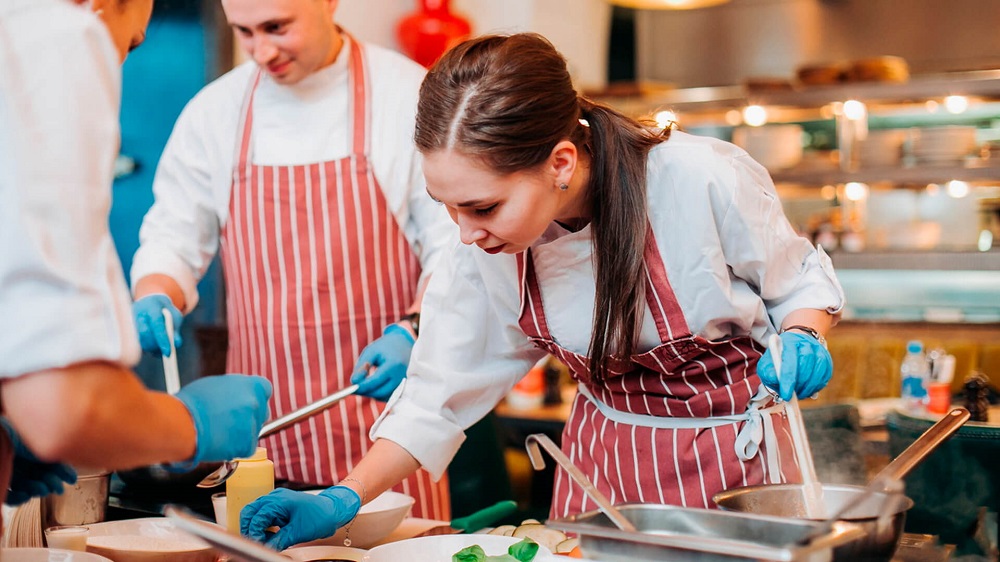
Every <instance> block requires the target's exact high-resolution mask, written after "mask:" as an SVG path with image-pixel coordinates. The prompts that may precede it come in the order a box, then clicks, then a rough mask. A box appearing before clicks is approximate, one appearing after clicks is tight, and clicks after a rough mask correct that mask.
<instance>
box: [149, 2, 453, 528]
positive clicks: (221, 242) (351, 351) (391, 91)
mask: <svg viewBox="0 0 1000 562" xmlns="http://www.w3.org/2000/svg"><path fill="white" fill-rule="evenodd" d="M222 6H223V8H224V10H225V13H226V17H227V19H228V21H229V23H230V25H231V26H232V28H233V30H234V33H235V34H236V37H237V40H238V41H239V44H240V46H241V47H242V48H243V50H244V51H245V52H246V53H247V55H248V57H249V58H250V59H251V60H249V61H248V62H247V63H245V64H243V65H241V66H239V67H237V68H235V69H234V70H232V71H231V72H229V73H227V74H226V75H224V76H222V77H221V78H219V79H218V80H216V81H215V82H213V83H211V84H209V85H208V86H207V87H205V89H204V90H202V91H201V92H200V93H199V94H198V95H197V96H196V97H195V98H194V99H193V100H192V101H191V102H190V103H189V104H188V106H187V107H186V108H185V110H184V112H183V113H182V114H181V116H180V118H179V119H178V121H177V123H176V125H175V127H174V131H173V133H172V135H171V138H170V140H169V142H168V144H167V146H166V149H165V151H164V153H163V156H162V158H161V160H160V164H159V168H158V170H157V173H156V179H155V181H154V184H153V191H154V194H155V196H156V201H155V203H154V205H153V207H152V208H151V209H150V211H149V213H148V214H147V215H146V218H145V219H144V222H143V226H142V229H141V231H140V241H141V246H140V248H139V250H138V252H137V253H136V255H135V260H134V265H133V268H132V280H133V283H134V286H133V292H134V297H135V299H136V300H135V304H134V314H135V318H136V324H137V327H138V330H139V337H140V342H141V344H142V347H143V349H144V350H146V351H147V352H151V353H161V352H169V351H167V350H169V343H170V341H169V340H170V338H171V337H173V338H174V340H175V343H178V344H179V343H181V342H180V341H179V338H177V334H176V333H174V334H167V333H166V330H165V328H164V326H163V321H162V312H163V310H167V311H169V312H170V313H171V314H173V315H174V319H175V322H174V324H175V325H179V324H180V322H181V321H182V320H183V314H184V313H187V312H189V311H190V310H191V309H193V308H194V306H195V305H196V304H197V301H198V293H197V283H198V281H199V279H200V278H201V276H202V275H203V274H204V273H205V271H206V269H207V268H208V266H209V264H210V262H211V260H212V259H213V257H214V256H215V254H216V252H218V251H221V257H222V264H223V271H224V273H225V283H226V284H225V289H226V297H227V300H226V307H227V308H226V310H227V321H228V326H229V353H228V358H227V363H228V367H229V368H230V369H233V368H238V369H241V370H240V371H239V372H246V373H256V374H260V375H262V376H265V377H267V378H268V379H269V380H270V381H271V382H272V383H273V385H274V389H275V395H274V400H273V401H272V403H271V404H272V405H271V412H270V413H271V417H272V419H273V418H276V417H278V416H281V415H284V414H287V413H289V412H291V411H293V410H295V409H297V408H299V407H302V406H304V405H306V404H308V403H310V402H312V401H315V400H318V399H320V398H322V397H324V396H326V395H329V394H332V393H333V392H335V391H337V390H339V389H341V388H344V387H346V386H348V385H349V384H351V382H352V380H353V381H354V382H360V383H361V384H360V389H359V390H358V394H359V395H360V396H353V397H350V398H348V399H347V400H345V401H344V402H343V403H342V404H340V405H338V406H337V407H336V408H334V409H332V410H331V411H329V412H327V413H325V414H323V415H321V416H317V417H315V418H313V419H311V420H309V421H307V422H304V423H301V424H298V425H296V426H293V427H292V428H289V429H287V430H285V431H283V432H281V433H280V434H278V435H277V436H276V437H272V438H270V439H267V440H265V442H264V443H263V445H264V446H265V447H267V448H268V451H269V454H270V456H271V458H272V459H273V460H274V462H275V472H276V476H277V477H278V478H279V479H283V480H287V481H289V482H290V483H291V484H293V485H295V486H311V487H315V486H330V485H333V484H338V483H340V481H341V479H342V478H344V477H345V476H346V475H347V473H348V472H349V471H350V470H351V469H352V468H353V466H354V464H355V463H356V461H357V460H358V459H359V458H360V457H361V456H362V454H363V453H364V452H366V451H367V449H368V447H369V446H370V441H369V439H368V428H369V426H370V425H371V424H372V423H373V422H374V420H375V418H376V416H377V415H378V414H379V411H380V409H381V407H380V405H379V403H378V402H377V401H376V400H373V399H372V398H375V399H378V400H385V399H387V398H388V396H389V395H390V394H391V393H392V391H393V390H394V389H395V388H396V386H397V385H398V384H399V382H400V381H401V380H402V378H403V376H404V375H405V372H406V365H407V363H408V361H409V356H410V349H411V347H412V345H413V341H414V338H415V336H416V328H417V322H416V317H414V316H413V315H412V314H409V315H408V314H407V313H408V312H412V311H413V310H416V303H417V301H418V296H419V294H420V291H419V287H421V286H422V283H423V280H424V278H425V277H426V275H427V272H428V271H430V269H431V263H432V262H433V261H434V260H435V259H436V257H437V256H438V255H439V254H440V253H441V252H440V250H441V249H442V247H443V246H444V245H445V244H446V243H447V241H448V239H449V237H450V236H451V235H452V233H453V226H452V225H451V224H450V221H449V220H448V217H447V214H446V213H445V212H444V209H443V208H442V207H441V206H439V205H436V204H435V203H434V202H433V201H431V199H430V198H429V197H428V195H427V193H426V191H425V186H424V181H423V177H422V175H421V169H420V160H419V156H418V154H417V152H416V150H415V149H414V146H413V128H414V113H415V107H416V101H417V95H418V89H419V86H420V82H421V80H422V79H423V76H424V69H423V68H422V67H420V66H419V65H417V64H416V63H414V62H412V61H410V60H408V59H406V58H405V57H403V56H402V55H399V54H397V53H395V52H392V51H389V50H386V49H382V48H379V47H376V46H373V45H366V44H363V43H360V42H358V41H355V40H354V39H353V38H352V37H351V36H350V35H349V34H347V33H346V32H344V31H343V30H341V29H340V28H339V27H338V26H337V25H336V23H335V21H334V13H335V11H336V8H337V1H336V0H223V1H222ZM407 317H408V319H404V318H407ZM359 354H360V356H361V359H359ZM369 367H370V369H369ZM369 370H370V371H371V373H370V374H369ZM366 375H367V377H366ZM343 484H344V485H345V486H348V487H350V486H357V484H356V483H351V482H344V483H343ZM396 489H397V490H398V491H401V492H403V493H406V494H409V495H411V496H413V497H415V498H416V500H417V501H416V504H415V505H414V508H413V513H414V515H415V516H418V517H429V518H435V519H449V518H450V517H449V515H450V514H449V498H448V495H447V483H446V482H444V481H440V482H437V483H435V482H432V480H431V478H430V477H429V475H428V474H427V473H420V474H417V475H415V476H414V477H413V478H411V479H409V480H407V481H406V482H404V483H403V484H402V485H401V486H399V487H397V488H396ZM355 492H356V493H357V495H358V496H359V497H360V498H361V499H371V498H365V492H364V490H363V489H361V488H360V487H357V489H356V490H355Z"/></svg>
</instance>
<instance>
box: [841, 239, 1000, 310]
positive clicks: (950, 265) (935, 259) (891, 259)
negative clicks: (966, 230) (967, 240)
mask: <svg viewBox="0 0 1000 562" xmlns="http://www.w3.org/2000/svg"><path fill="white" fill-rule="evenodd" d="M830 259H832V260H833V266H834V268H835V269H837V270H838V271H839V270H841V269H867V270H893V271H898V270H909V271H919V270H939V271H1000V251H991V252H975V251H953V252H946V251H918V250H909V251H904V250H897V251H893V250H868V251H864V252H843V251H837V252H830ZM998 305H1000V303H998Z"/></svg>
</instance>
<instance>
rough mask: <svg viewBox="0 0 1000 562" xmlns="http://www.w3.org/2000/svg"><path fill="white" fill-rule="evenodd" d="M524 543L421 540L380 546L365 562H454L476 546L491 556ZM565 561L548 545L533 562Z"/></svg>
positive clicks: (475, 538)
mask: <svg viewBox="0 0 1000 562" xmlns="http://www.w3.org/2000/svg"><path fill="white" fill-rule="evenodd" d="M521 540H522V539H518V538H514V537H502V536H499V535H481V534H472V535H438V536H433V537H418V538H415V539H407V540H402V541H395V542H391V543H387V544H383V545H381V546H376V547H375V548H373V549H371V550H369V551H368V554H366V555H365V557H364V558H362V560H363V562H400V561H402V560H419V561H420V562H451V557H452V555H454V554H455V553H456V552H458V551H460V550H462V549H463V548H466V547H470V546H472V545H474V544H478V545H479V546H481V547H483V551H485V552H486V555H487V556H497V555H500V554H507V549H508V548H510V545H512V544H516V543H519V542H521ZM562 559H563V558H560V557H557V556H556V555H554V554H552V552H551V551H550V550H548V549H547V548H545V547H544V546H539V547H538V554H537V555H536V556H535V559H534V561H533V562H555V561H557V560H562ZM567 560H568V559H567Z"/></svg>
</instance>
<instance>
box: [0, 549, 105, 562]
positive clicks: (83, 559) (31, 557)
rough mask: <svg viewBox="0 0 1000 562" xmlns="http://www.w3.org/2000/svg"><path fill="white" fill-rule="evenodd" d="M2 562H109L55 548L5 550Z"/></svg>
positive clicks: (90, 555) (94, 556) (92, 555)
mask: <svg viewBox="0 0 1000 562" xmlns="http://www.w3.org/2000/svg"><path fill="white" fill-rule="evenodd" d="M3 562H111V560H109V559H107V558H105V557H103V556H99V555H97V554H91V553H89V552H74V551H71V550H59V549H56V548H5V549H3Z"/></svg>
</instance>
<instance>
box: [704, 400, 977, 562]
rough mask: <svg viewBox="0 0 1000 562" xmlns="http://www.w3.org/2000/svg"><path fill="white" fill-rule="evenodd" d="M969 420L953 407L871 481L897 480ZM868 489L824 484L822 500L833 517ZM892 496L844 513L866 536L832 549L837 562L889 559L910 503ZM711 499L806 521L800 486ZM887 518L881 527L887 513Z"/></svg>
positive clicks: (761, 487)
mask: <svg viewBox="0 0 1000 562" xmlns="http://www.w3.org/2000/svg"><path fill="white" fill-rule="evenodd" d="M968 419H969V412H968V411H967V410H965V409H964V408H956V409H954V410H952V411H951V412H949V413H948V415H946V416H944V417H943V418H942V419H941V420H940V421H938V422H937V423H935V424H934V425H933V426H931V427H930V429H928V430H927V431H926V432H924V433H923V435H921V436H920V437H919V438H917V440H916V441H914V442H913V444H912V445H910V447H909V448H907V449H906V450H905V451H903V453H902V454H900V455H899V456H898V457H896V458H895V459H893V461H892V462H890V463H889V465H888V466H886V467H885V468H884V469H883V470H882V471H881V472H879V474H878V475H876V476H875V478H874V479H873V480H874V481H885V480H901V479H902V478H903V477H904V476H906V474H908V473H909V471H910V470H912V469H913V467H915V466H916V465H917V464H918V463H919V462H920V461H922V460H923V459H925V458H926V457H927V455H928V454H930V453H931V452H932V451H933V450H934V449H935V448H936V447H937V446H938V445H940V444H941V443H943V442H944V441H945V440H947V439H948V438H949V437H951V436H952V435H953V434H954V433H955V432H956V431H958V430H959V428H961V427H962V425H963V424H964V423H965V422H966V421H967V420H968ZM868 492H869V490H867V489H866V488H863V487H860V486H847V485H830V484H824V485H823V501H824V502H825V503H826V509H827V510H829V511H830V512H831V513H835V512H839V511H840V509H841V508H842V507H843V506H845V505H846V504H848V503H851V502H852V501H853V500H855V499H857V496H858V495H859V494H866V493H868ZM898 497H899V496H898V495H897V494H890V493H884V492H880V493H872V494H870V497H869V498H867V499H866V500H864V501H862V502H860V505H858V506H857V507H855V508H852V509H850V510H849V511H847V512H846V513H845V514H844V515H843V517H842V518H841V521H847V522H851V523H854V524H857V525H859V526H860V527H861V528H862V529H863V530H864V531H865V534H864V536H862V537H860V538H857V539H855V540H853V541H850V542H848V543H846V544H844V545H842V546H839V547H837V548H836V549H835V550H834V559H835V560H850V559H855V558H858V557H863V558H866V559H882V560H889V559H890V558H891V557H892V554H893V553H894V552H895V551H896V548H897V546H898V544H899V539H900V537H901V536H902V533H903V524H904V522H905V520H906V511H907V510H908V509H910V507H912V506H913V501H912V500H910V499H909V498H904V501H902V502H900V501H897V498H898ZM712 499H713V501H715V503H716V504H717V505H718V506H719V507H720V508H722V509H724V510H731V511H738V512H743V513H760V514H766V515H771V516H777V517H789V518H797V519H807V517H806V512H805V509H804V501H803V489H802V486H801V485H800V484H762V485H759V486H747V487H742V488H734V489H731V490H726V491H724V492H720V493H718V494H716V495H715V496H714V497H713V498H712ZM886 513H888V514H889V515H891V518H890V519H888V524H882V523H881V522H882V521H884V520H885V515H886Z"/></svg>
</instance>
